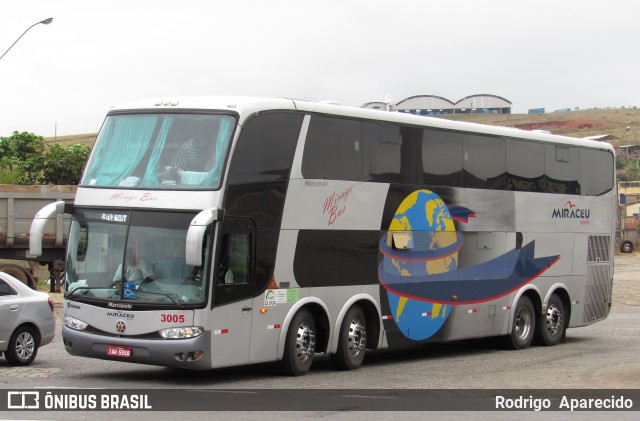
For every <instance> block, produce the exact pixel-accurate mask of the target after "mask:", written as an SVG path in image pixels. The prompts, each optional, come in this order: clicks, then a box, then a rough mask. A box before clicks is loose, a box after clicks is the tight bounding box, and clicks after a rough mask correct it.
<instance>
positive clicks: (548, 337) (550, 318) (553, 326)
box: [536, 294, 567, 346]
mask: <svg viewBox="0 0 640 421" xmlns="http://www.w3.org/2000/svg"><path fill="white" fill-rule="evenodd" d="M566 328H567V326H566V323H565V311H564V304H563V303H562V300H561V299H560V297H559V296H558V294H553V295H552V296H551V297H550V298H549V303H548V304H547V311H545V312H544V313H543V314H542V316H541V317H540V323H538V325H537V327H536V342H537V343H539V344H541V345H546V346H553V345H557V344H558V343H559V342H560V341H561V340H562V337H563V336H564V332H565V330H566Z"/></svg>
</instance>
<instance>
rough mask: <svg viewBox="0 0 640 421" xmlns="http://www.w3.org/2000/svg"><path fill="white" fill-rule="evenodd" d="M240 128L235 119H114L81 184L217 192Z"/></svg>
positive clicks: (145, 116)
mask: <svg viewBox="0 0 640 421" xmlns="http://www.w3.org/2000/svg"><path fill="white" fill-rule="evenodd" d="M234 126H235V119H234V118H233V117H232V116H229V115H207V114H138V115H131V114H126V115H110V116H108V117H107V119H106V121H105V123H104V126H103V128H102V130H101V131H100V135H99V136H98V139H97V140H96V145H95V148H94V150H93V152H92V154H91V158H90V160H89V163H88V164H87V169H86V171H85V173H84V176H83V178H82V182H81V184H82V185H85V186H87V185H88V186H99V187H127V188H145V189H217V188H219V186H220V181H221V177H222V172H223V168H224V162H225V158H226V155H227V150H228V147H229V143H230V140H231V136H232V134H233V129H234Z"/></svg>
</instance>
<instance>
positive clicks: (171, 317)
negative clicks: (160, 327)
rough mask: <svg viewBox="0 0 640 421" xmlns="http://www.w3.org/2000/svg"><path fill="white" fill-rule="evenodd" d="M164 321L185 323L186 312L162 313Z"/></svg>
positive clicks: (161, 317)
mask: <svg viewBox="0 0 640 421" xmlns="http://www.w3.org/2000/svg"><path fill="white" fill-rule="evenodd" d="M160 321H161V322H162V323H184V314H161V315H160Z"/></svg>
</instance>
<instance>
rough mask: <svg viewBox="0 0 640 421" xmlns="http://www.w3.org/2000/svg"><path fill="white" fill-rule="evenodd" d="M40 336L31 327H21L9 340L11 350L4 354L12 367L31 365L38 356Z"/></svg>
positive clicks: (8, 349)
mask: <svg viewBox="0 0 640 421" xmlns="http://www.w3.org/2000/svg"><path fill="white" fill-rule="evenodd" d="M38 343H39V340H38V336H37V335H36V333H35V331H34V330H33V329H32V328H30V327H29V326H20V327H19V328H18V329H16V331H15V332H13V335H11V339H10V340H9V348H7V350H6V351H5V353H4V356H5V358H6V359H7V361H8V362H9V364H11V365H29V364H31V363H32V362H33V360H34V359H35V358H36V355H37V354H38Z"/></svg>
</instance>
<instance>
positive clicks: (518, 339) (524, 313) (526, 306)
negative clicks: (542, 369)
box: [504, 296, 536, 349]
mask: <svg viewBox="0 0 640 421" xmlns="http://www.w3.org/2000/svg"><path fill="white" fill-rule="evenodd" d="M535 328H536V315H535V310H534V308H533V303H532V302H531V300H530V299H529V297H527V296H522V297H520V299H519V300H518V304H516V308H515V312H514V316H513V326H512V327H511V334H510V335H507V336H506V337H505V338H504V344H505V346H506V347H507V348H509V349H524V348H528V347H529V345H531V341H532V340H533V335H534V332H535Z"/></svg>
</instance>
